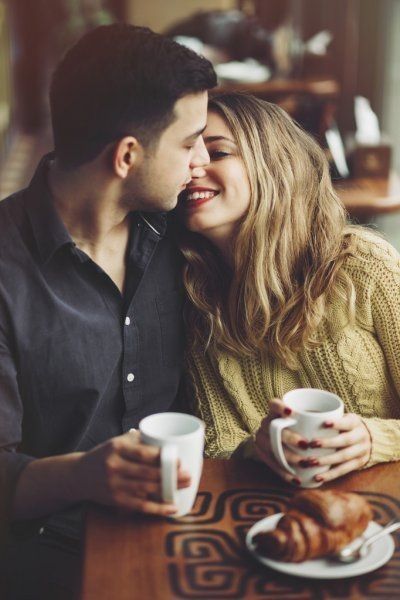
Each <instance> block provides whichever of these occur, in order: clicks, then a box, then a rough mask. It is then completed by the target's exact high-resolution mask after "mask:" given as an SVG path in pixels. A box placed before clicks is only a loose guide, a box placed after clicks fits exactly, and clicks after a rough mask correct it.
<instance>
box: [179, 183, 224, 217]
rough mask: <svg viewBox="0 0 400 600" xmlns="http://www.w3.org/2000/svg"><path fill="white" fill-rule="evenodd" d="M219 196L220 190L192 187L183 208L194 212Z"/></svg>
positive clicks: (187, 191) (186, 195)
mask: <svg viewBox="0 0 400 600" xmlns="http://www.w3.org/2000/svg"><path fill="white" fill-rule="evenodd" d="M218 194H219V192H218V190H212V189H210V188H204V187H198V186H192V187H190V188H187V190H186V194H185V196H184V200H183V203H182V207H183V209H184V210H190V211H193V210H195V209H196V208H197V207H199V206H201V205H202V204H204V203H205V202H208V201H209V200H212V199H213V198H215V196H217V195H218Z"/></svg>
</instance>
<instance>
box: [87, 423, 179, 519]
mask: <svg viewBox="0 0 400 600" xmlns="http://www.w3.org/2000/svg"><path fill="white" fill-rule="evenodd" d="M78 482H79V485H81V486H82V488H81V489H82V493H83V496H84V498H85V499H87V500H92V501H94V502H98V503H100V504H106V505H109V506H115V507H116V508H119V509H121V510H124V511H139V512H143V513H147V514H154V515H164V516H168V515H172V514H174V513H175V512H176V510H177V509H176V507H175V506H174V505H173V504H166V503H163V502H162V498H161V468H160V450H159V448H156V447H154V446H147V445H145V444H141V443H140V436H139V433H138V432H137V431H131V432H129V433H125V434H124V435H120V436H118V437H115V438H112V439H110V440H108V441H107V442H104V443H103V444H101V445H99V446H96V447H95V448H93V449H92V450H89V451H88V452H86V453H84V454H82V456H81V459H80V462H79V464H78ZM189 485H190V475H189V474H188V473H185V472H183V471H182V470H181V469H180V468H179V469H178V488H184V487H188V486H189Z"/></svg>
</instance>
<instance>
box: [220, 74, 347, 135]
mask: <svg viewBox="0 0 400 600" xmlns="http://www.w3.org/2000/svg"><path fill="white" fill-rule="evenodd" d="M230 90H235V91H240V92H246V93H249V94H253V95H254V96H257V98H261V99H262V100H267V101H268V102H274V103H275V104H278V105H279V106H281V107H282V108H283V109H285V110H286V111H287V112H288V113H289V114H290V115H291V117H293V118H294V119H296V121H297V122H298V123H300V124H301V125H302V127H304V129H306V130H307V131H308V132H309V133H311V134H312V135H313V136H314V137H316V138H317V139H318V140H319V141H320V142H323V136H324V133H325V131H326V129H327V128H328V127H329V126H330V125H331V121H332V118H333V117H334V115H335V112H336V106H337V101H338V97H339V91H340V88H339V85H338V83H337V81H335V80H334V79H320V78H318V79H311V78H310V79H309V78H307V79H296V78H294V79H293V78H288V79H279V78H273V79H270V80H268V81H264V82H261V83H236V82H225V81H224V82H223V83H221V84H220V86H219V87H218V88H216V92H219V91H230Z"/></svg>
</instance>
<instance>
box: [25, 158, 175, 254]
mask: <svg viewBox="0 0 400 600" xmlns="http://www.w3.org/2000/svg"><path fill="white" fill-rule="evenodd" d="M53 158H54V153H53V152H50V153H49V154H46V155H45V156H44V157H43V158H42V160H41V161H40V163H39V165H38V167H37V169H36V172H35V174H34V176H33V178H32V181H31V182H30V184H29V186H28V188H27V194H28V201H27V202H26V211H27V213H28V217H29V220H30V223H31V226H32V230H33V235H34V237H35V241H36V244H37V247H38V250H39V254H40V257H41V259H42V261H43V263H46V262H48V261H49V260H50V259H51V258H52V256H53V255H54V254H55V252H57V250H58V249H59V248H61V246H65V245H66V244H70V245H71V246H75V244H74V242H73V240H72V238H71V236H70V235H69V233H68V231H67V229H66V227H65V225H64V223H63V222H62V220H61V218H60V217H59V215H58V213H57V211H56V209H55V207H54V202H53V198H52V195H51V191H50V188H49V186H48V182H47V176H48V170H49V164H50V162H51V161H52V160H53ZM139 215H140V217H141V218H142V219H143V221H144V222H145V223H146V224H147V226H148V227H150V229H151V230H152V231H153V232H155V233H156V234H157V235H158V236H159V237H160V238H162V237H164V235H165V233H166V230H167V213H166V212H160V213H148V212H140V213H139Z"/></svg>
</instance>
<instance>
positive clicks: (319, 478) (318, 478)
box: [314, 475, 324, 481]
mask: <svg viewBox="0 0 400 600" xmlns="http://www.w3.org/2000/svg"><path fill="white" fill-rule="evenodd" d="M314 479H315V481H323V480H324V478H323V477H321V475H316V476H315V477H314Z"/></svg>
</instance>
